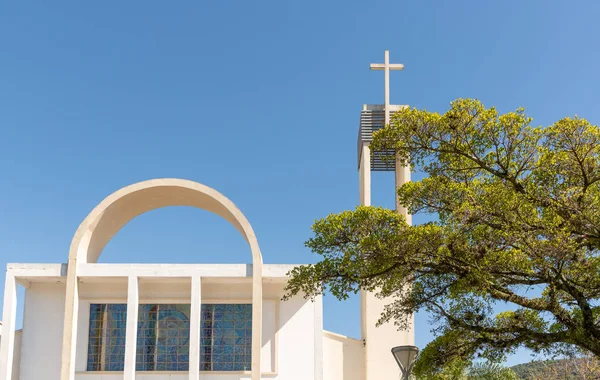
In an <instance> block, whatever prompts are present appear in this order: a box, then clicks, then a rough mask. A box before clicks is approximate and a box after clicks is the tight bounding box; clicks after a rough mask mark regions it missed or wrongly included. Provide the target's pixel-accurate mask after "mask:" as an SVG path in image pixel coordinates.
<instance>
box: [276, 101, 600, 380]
mask: <svg viewBox="0 0 600 380" xmlns="http://www.w3.org/2000/svg"><path fill="white" fill-rule="evenodd" d="M371 149H372V150H375V151H384V150H394V151H395V152H396V154H397V155H398V156H399V157H400V159H401V160H402V161H403V162H404V164H405V165H411V167H412V170H415V171H420V172H423V173H424V174H426V176H425V177H424V178H423V179H422V180H419V181H414V182H410V183H407V184H405V185H403V186H402V187H400V188H399V189H398V197H399V199H400V202H401V204H402V205H403V206H404V207H406V208H407V209H408V210H409V212H410V213H411V214H416V213H428V214H431V215H432V219H433V220H434V221H432V222H429V223H425V224H419V225H414V226H410V225H408V224H407V223H406V222H405V219H404V218H403V217H402V216H401V215H399V214H398V213H396V212H395V211H392V210H388V209H384V208H381V207H357V208H356V209H355V210H353V211H344V212H342V213H339V214H332V215H329V216H327V217H325V218H324V219H321V220H318V221H316V222H315V224H314V225H313V232H314V236H313V237H312V238H310V239H309V240H308V241H307V242H306V245H307V246H308V247H309V248H310V249H311V250H312V251H313V252H315V253H317V254H318V255H320V256H321V260H320V261H319V262H317V263H316V264H311V265H305V266H300V267H297V268H295V269H294V270H293V271H291V272H290V275H291V278H290V281H289V284H288V287H287V295H286V297H289V296H292V295H296V294H304V295H305V296H306V297H313V296H315V295H318V294H321V293H323V292H325V291H328V292H330V293H332V294H333V295H334V296H336V297H337V298H339V299H344V298H346V297H347V296H348V295H349V294H351V293H356V292H358V291H359V290H360V289H364V290H367V291H373V292H377V294H378V296H380V297H389V299H390V303H389V305H388V306H387V307H386V309H385V311H384V313H383V314H382V316H381V319H380V323H387V322H390V323H391V322H393V323H395V324H396V325H397V326H398V328H400V329H402V328H405V327H406V323H407V316H408V315H410V314H412V313H414V312H417V311H420V310H426V311H428V312H429V313H430V314H431V315H432V328H433V329H434V332H435V334H436V339H434V340H433V341H432V342H431V343H429V344H428V345H427V347H425V348H424V349H423V350H422V354H421V355H420V358H419V360H418V363H417V366H416V368H415V370H416V371H417V373H421V374H427V373H431V372H435V371H437V370H439V369H440V368H442V367H444V366H445V365H447V364H448V363H450V362H452V361H454V360H465V359H472V358H473V357H485V358H487V359H491V360H497V359H500V358H502V357H503V356H504V355H506V354H508V353H511V352H513V351H514V350H515V349H517V348H519V347H526V348H529V349H531V350H533V351H535V352H542V351H546V352H550V353H552V352H557V350H560V349H561V348H564V347H568V348H573V347H575V348H577V349H580V350H582V351H583V352H585V353H592V354H594V355H596V356H598V355H600V319H599V313H600V309H599V306H598V298H599V295H600V272H599V270H600V258H599V255H598V253H599V249H600V187H599V180H600V131H599V129H598V128H597V127H596V126H593V125H591V124H590V123H589V122H588V121H587V120H585V119H583V118H579V117H566V118H563V119H561V120H559V121H557V122H555V123H554V124H552V125H550V126H546V127H534V126H532V119H531V118H530V117H528V116H527V115H526V114H525V111H524V110H523V109H522V108H520V109H517V110H516V111H514V112H509V113H505V114H500V113H499V112H498V111H497V110H496V108H486V107H484V105H483V104H482V103H481V102H479V101H477V100H473V99H458V100H455V101H453V102H452V103H451V105H450V109H449V110H448V111H447V112H445V113H443V114H439V113H436V112H429V111H426V110H420V109H405V110H403V111H400V112H398V113H396V114H394V115H393V117H392V120H391V123H390V125H389V126H386V127H385V128H382V129H381V130H379V131H378V132H376V133H375V135H374V140H373V142H372V145H371ZM499 308H500V309H502V310H506V311H501V312H499V311H498V310H499Z"/></svg>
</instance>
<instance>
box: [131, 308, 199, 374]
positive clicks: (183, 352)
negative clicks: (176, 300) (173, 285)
mask: <svg viewBox="0 0 600 380" xmlns="http://www.w3.org/2000/svg"><path fill="white" fill-rule="evenodd" d="M189 315H190V305H189V304H187V305H184V304H173V305H163V304H160V305H140V312H139V319H138V341H137V347H136V348H137V351H136V355H137V357H136V370H137V371H187V370H188V368H189V348H190V345H189V339H190V318H189Z"/></svg>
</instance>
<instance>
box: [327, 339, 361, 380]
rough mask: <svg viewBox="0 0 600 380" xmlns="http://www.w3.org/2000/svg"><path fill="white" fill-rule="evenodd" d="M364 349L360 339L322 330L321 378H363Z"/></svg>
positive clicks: (334, 379)
mask: <svg viewBox="0 0 600 380" xmlns="http://www.w3.org/2000/svg"><path fill="white" fill-rule="evenodd" d="M364 355H365V350H364V346H363V343H362V342H361V341H360V340H357V339H352V338H348V337H345V336H342V335H338V334H334V333H331V332H329V331H324V332H323V379H324V380H362V379H364V373H365V367H364Z"/></svg>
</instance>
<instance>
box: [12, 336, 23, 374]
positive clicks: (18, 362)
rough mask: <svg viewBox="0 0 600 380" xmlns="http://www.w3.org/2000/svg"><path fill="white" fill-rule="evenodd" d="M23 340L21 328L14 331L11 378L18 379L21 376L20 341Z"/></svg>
mask: <svg viewBox="0 0 600 380" xmlns="http://www.w3.org/2000/svg"><path fill="white" fill-rule="evenodd" d="M22 341H23V330H17V331H15V351H14V354H13V367H12V368H13V370H12V380H19V377H20V376H21V368H20V365H21V342H22Z"/></svg>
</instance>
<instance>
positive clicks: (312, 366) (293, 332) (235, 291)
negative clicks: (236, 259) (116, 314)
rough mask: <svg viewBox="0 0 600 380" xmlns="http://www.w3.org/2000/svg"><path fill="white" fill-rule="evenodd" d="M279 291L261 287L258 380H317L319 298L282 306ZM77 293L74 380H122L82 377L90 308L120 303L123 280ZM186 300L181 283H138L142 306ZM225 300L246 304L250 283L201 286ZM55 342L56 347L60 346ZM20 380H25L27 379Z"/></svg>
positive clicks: (210, 297)
mask: <svg viewBox="0 0 600 380" xmlns="http://www.w3.org/2000/svg"><path fill="white" fill-rule="evenodd" d="M63 291H64V288H63ZM282 291H283V284H265V287H264V298H265V300H264V302H263V337H262V341H263V347H262V350H261V364H262V365H261V369H262V372H263V373H268V372H271V373H269V374H265V375H263V378H265V379H266V378H270V379H280V380H322V379H323V377H322V370H319V368H322V365H323V356H322V350H323V338H322V330H321V329H322V325H321V323H320V321H321V320H322V309H321V305H322V304H321V302H322V301H321V299H320V298H318V299H317V300H316V301H315V302H311V301H310V300H305V299H303V298H302V297H297V298H295V299H293V300H290V301H287V302H281V301H280V298H281V295H282ZM80 292H81V297H82V299H81V301H80V311H79V320H78V337H77V347H76V367H75V368H76V373H77V374H76V379H77V380H84V379H85V380H100V379H102V380H113V379H114V380H117V379H122V376H123V375H122V373H113V374H111V373H108V372H104V373H85V370H86V366H87V334H88V328H89V304H90V303H102V302H125V299H126V298H125V297H126V284H125V282H124V281H115V282H113V283H111V284H99V283H82V284H81V285H80ZM189 297H190V292H189V284H187V283H186V282H180V283H153V282H142V283H140V299H141V300H146V302H153V301H152V300H155V302H161V303H168V302H177V301H179V302H186V303H187V302H189ZM227 300H229V301H231V302H234V301H235V302H248V303H251V283H241V284H225V283H220V284H214V283H206V284H204V283H203V285H202V302H203V303H209V302H219V301H221V302H223V301H227ZM141 302H142V301H141ZM61 318H62V316H61ZM61 322H62V319H61ZM58 344H59V346H60V342H59V343H58ZM58 359H60V356H58ZM58 362H60V360H58ZM136 378H137V379H141V380H147V379H152V380H164V379H187V373H185V372H183V373H177V372H170V373H160V374H158V373H156V374H152V373H140V374H138V375H137V376H136ZM201 378H202V379H203V380H238V379H249V378H250V374H249V373H248V374H246V373H235V374H226V373H219V374H211V373H206V372H203V373H202V376H201ZM23 379H27V380H29V379H30V378H23ZM31 379H32V380H33V379H34V378H33V377H32V378H31ZM35 379H36V380H38V379H40V378H35ZM43 379H44V380H55V379H56V380H58V375H56V377H48V376H44V377H43ZM339 380H342V379H339Z"/></svg>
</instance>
